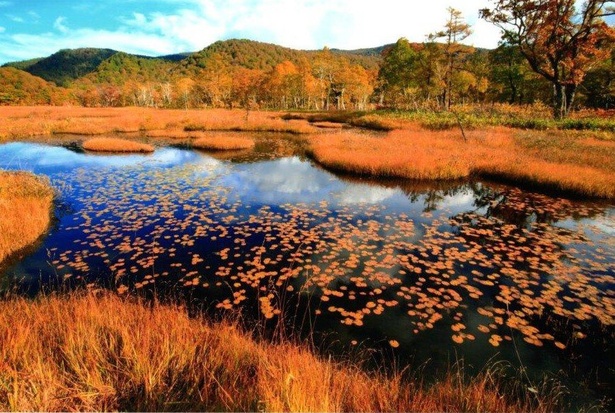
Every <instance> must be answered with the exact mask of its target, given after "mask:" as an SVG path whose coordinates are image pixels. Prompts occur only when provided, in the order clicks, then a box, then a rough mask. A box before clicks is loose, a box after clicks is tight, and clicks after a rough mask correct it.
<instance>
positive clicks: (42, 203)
mask: <svg viewBox="0 0 615 413" xmlns="http://www.w3.org/2000/svg"><path fill="white" fill-rule="evenodd" d="M52 202H53V190H52V189H51V187H50V186H49V183H48V182H47V181H45V180H44V179H42V178H40V177H37V176H34V175H32V174H29V173H25V172H6V171H0V264H1V263H2V261H4V260H5V259H6V258H7V257H8V256H9V255H11V254H13V253H15V252H16V251H19V250H20V249H22V248H25V247H27V246H28V245H30V244H31V243H33V242H34V241H36V239H37V238H38V237H40V236H41V235H42V234H43V233H44V232H45V231H46V230H47V227H48V226H49V222H50V219H51V206H52Z"/></svg>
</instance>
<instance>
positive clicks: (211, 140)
mask: <svg viewBox="0 0 615 413" xmlns="http://www.w3.org/2000/svg"><path fill="white" fill-rule="evenodd" d="M191 145H192V147H193V148H196V149H208V150H219V151H233V150H240V149H250V148H253V147H254V139H252V138H250V137H249V136H248V135H246V136H233V135H230V134H229V133H213V134H208V135H207V136H202V137H200V138H197V139H195V140H194V141H192V144H191Z"/></svg>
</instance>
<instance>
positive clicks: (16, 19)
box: [5, 14, 25, 23]
mask: <svg viewBox="0 0 615 413" xmlns="http://www.w3.org/2000/svg"><path fill="white" fill-rule="evenodd" d="M5 16H6V18H7V19H9V20H11V21H13V22H15V23H24V22H25V20H24V19H23V17H20V16H15V15H14V14H6V15H5Z"/></svg>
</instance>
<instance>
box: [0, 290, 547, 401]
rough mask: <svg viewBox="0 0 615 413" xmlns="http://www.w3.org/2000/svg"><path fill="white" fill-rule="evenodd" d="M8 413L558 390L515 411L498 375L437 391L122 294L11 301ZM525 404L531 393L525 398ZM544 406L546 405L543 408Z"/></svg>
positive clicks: (1, 311)
mask: <svg viewBox="0 0 615 413" xmlns="http://www.w3.org/2000/svg"><path fill="white" fill-rule="evenodd" d="M0 366H1V367H0V409H1V410H3V411H8V410H11V411H30V410H35V411H83V410H87V411H107V410H121V411H144V410H145V411H158V410H167V411H168V410H176V411H180V410H197V411H314V412H315V411H329V412H333V411H425V412H427V411H437V412H441V411H497V412H512V411H527V412H529V411H545V412H546V411H553V410H556V409H558V407H559V406H558V405H557V403H556V399H557V396H558V393H557V389H551V390H547V389H546V388H545V389H541V393H542V391H543V390H545V391H546V393H545V394H539V395H535V394H531V393H528V392H527V391H525V394H526V396H522V397H521V398H518V399H517V400H516V401H514V400H513V397H512V396H511V395H512V394H519V393H517V390H519V389H520V388H518V387H515V388H512V387H509V388H504V387H501V385H499V384H498V383H499V382H500V380H499V374H501V372H498V369H497V368H492V369H488V370H486V371H484V372H483V373H482V374H480V375H479V376H478V377H475V378H472V379H468V380H466V379H467V378H465V377H464V375H463V369H451V371H450V372H449V373H448V374H447V375H445V377H443V379H442V380H441V381H439V382H437V383H436V384H434V385H431V386H424V385H421V384H420V383H418V382H414V381H411V380H406V379H403V378H402V374H388V375H385V374H384V373H373V374H370V373H366V372H364V371H362V370H361V369H359V368H358V367H356V365H352V364H351V363H350V362H344V363H342V362H336V361H332V360H331V359H325V358H321V357H317V356H315V355H314V354H313V353H312V352H310V351H308V350H307V349H306V348H305V347H304V346H302V345H298V344H293V343H290V342H286V343H283V344H271V343H265V342H259V341H258V340H254V339H252V338H250V336H249V335H247V334H246V333H244V332H242V331H241V330H240V329H239V328H238V327H236V326H235V325H234V324H233V323H223V324H221V325H220V324H217V325H211V324H210V323H209V322H207V321H206V320H204V319H203V318H200V317H197V318H189V317H188V316H187V312H186V310H185V309H184V308H182V307H179V306H173V305H161V304H153V305H151V304H148V305H145V304H144V303H140V302H138V301H137V300H129V299H125V298H121V297H119V296H116V295H112V294H108V293H104V294H98V295H96V296H95V295H94V294H80V293H77V294H75V293H74V294H72V295H71V296H69V297H57V296H46V297H39V298H38V299H36V300H34V301H31V300H28V299H22V298H9V299H5V300H2V301H0ZM521 394H524V393H523V392H522V393H521ZM538 401H539V402H538Z"/></svg>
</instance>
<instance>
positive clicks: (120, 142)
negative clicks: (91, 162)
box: [83, 138, 155, 153]
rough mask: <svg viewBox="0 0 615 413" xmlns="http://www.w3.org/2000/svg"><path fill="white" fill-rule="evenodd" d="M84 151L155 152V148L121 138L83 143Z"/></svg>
mask: <svg viewBox="0 0 615 413" xmlns="http://www.w3.org/2000/svg"><path fill="white" fill-rule="evenodd" d="M83 149H85V150H88V151H93V152H136V153H149V152H154V150H155V148H154V147H153V146H152V145H148V144H146V143H141V142H135V141H132V140H127V139H119V138H92V139H88V140H86V141H85V142H83Z"/></svg>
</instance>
